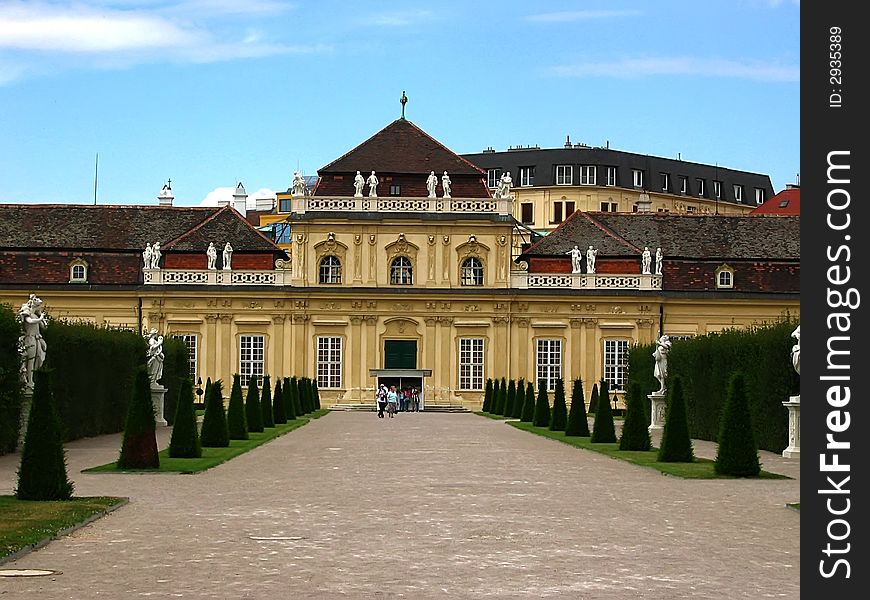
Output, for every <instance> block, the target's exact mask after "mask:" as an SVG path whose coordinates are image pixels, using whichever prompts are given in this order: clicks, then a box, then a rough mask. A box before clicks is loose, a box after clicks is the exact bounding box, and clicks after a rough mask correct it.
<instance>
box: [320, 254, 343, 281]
mask: <svg viewBox="0 0 870 600" xmlns="http://www.w3.org/2000/svg"><path fill="white" fill-rule="evenodd" d="M320 283H341V261H340V260H338V257H337V256H324V257H323V259H322V260H321V261H320Z"/></svg>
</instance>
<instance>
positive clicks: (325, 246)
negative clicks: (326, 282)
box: [314, 231, 347, 262]
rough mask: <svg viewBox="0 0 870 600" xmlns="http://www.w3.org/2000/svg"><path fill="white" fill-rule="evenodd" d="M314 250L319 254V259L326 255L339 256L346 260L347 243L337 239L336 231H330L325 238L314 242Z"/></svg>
mask: <svg viewBox="0 0 870 600" xmlns="http://www.w3.org/2000/svg"><path fill="white" fill-rule="evenodd" d="M314 252H315V253H316V254H317V259H318V260H320V259H321V258H323V257H324V256H337V257H338V258H340V259H341V261H342V262H344V257H345V254H346V253H347V245H345V244H343V243H341V242H339V241H338V240H337V239H335V233H333V232H331V231H330V232H329V233H328V234H327V236H326V239H325V240H323V241H321V242H318V243H316V244H314Z"/></svg>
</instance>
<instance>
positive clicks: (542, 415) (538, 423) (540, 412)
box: [532, 379, 550, 427]
mask: <svg viewBox="0 0 870 600" xmlns="http://www.w3.org/2000/svg"><path fill="white" fill-rule="evenodd" d="M545 382H546V380H545V379H541V380H540V381H538V400H537V402H535V418H534V420H533V421H532V425H534V426H535V427H549V426H550V399H549V398H548V397H547V386H546V383H545Z"/></svg>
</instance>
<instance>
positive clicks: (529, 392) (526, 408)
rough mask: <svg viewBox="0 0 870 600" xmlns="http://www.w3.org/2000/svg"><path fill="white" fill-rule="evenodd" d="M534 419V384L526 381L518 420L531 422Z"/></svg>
mask: <svg viewBox="0 0 870 600" xmlns="http://www.w3.org/2000/svg"><path fill="white" fill-rule="evenodd" d="M534 419H535V385H534V384H533V383H532V382H531V381H529V382H528V383H526V399H525V401H524V402H523V412H522V414H521V416H520V421H522V422H523V423H531V422H532V421H534Z"/></svg>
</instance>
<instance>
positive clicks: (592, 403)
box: [589, 383, 598, 415]
mask: <svg viewBox="0 0 870 600" xmlns="http://www.w3.org/2000/svg"><path fill="white" fill-rule="evenodd" d="M596 410H598V384H597V383H593V384H592V395H591V396H589V414H590V415H594V414H595V411H596Z"/></svg>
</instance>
